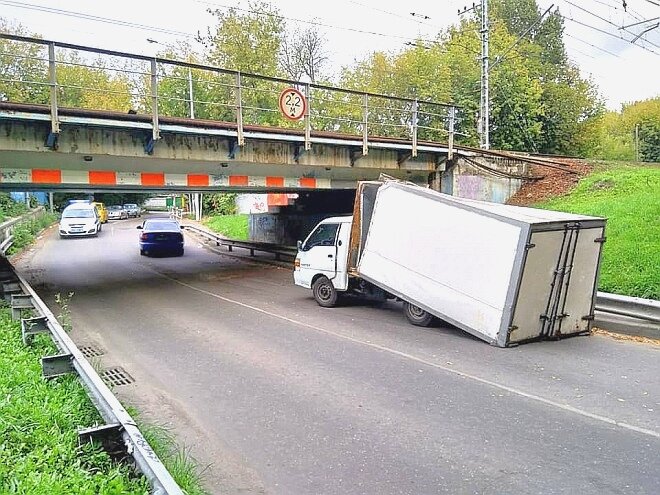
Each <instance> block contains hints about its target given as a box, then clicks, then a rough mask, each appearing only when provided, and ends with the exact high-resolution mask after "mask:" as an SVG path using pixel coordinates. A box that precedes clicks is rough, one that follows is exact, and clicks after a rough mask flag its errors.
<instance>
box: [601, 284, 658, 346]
mask: <svg viewBox="0 0 660 495" xmlns="http://www.w3.org/2000/svg"><path fill="white" fill-rule="evenodd" d="M594 325H595V326H596V327H598V328H602V329H604V330H609V331H612V332H616V333H624V334H627V335H634V336H640V337H649V338H652V339H658V340H660V301H655V300H652V299H642V298H640V297H629V296H621V295H618V294H608V293H606V292H599V293H598V294H597V296H596V314H595V319H594Z"/></svg>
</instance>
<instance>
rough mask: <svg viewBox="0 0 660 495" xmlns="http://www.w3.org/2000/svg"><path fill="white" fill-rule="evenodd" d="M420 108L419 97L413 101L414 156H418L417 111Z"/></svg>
mask: <svg viewBox="0 0 660 495" xmlns="http://www.w3.org/2000/svg"><path fill="white" fill-rule="evenodd" d="M418 109H419V103H417V98H415V100H414V101H413V105H412V156H413V158H414V157H416V156H417V111H418Z"/></svg>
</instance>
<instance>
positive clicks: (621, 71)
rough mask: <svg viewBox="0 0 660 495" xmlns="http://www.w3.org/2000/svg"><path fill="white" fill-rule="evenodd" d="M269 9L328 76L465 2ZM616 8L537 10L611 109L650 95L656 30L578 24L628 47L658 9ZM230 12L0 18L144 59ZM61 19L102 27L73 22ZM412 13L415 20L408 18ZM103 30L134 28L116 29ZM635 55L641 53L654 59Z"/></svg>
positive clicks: (87, 9) (147, 0)
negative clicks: (301, 36) (561, 26)
mask: <svg viewBox="0 0 660 495" xmlns="http://www.w3.org/2000/svg"><path fill="white" fill-rule="evenodd" d="M270 3H271V4H272V5H274V6H277V7H278V8H279V10H280V12H281V13H282V15H284V16H285V17H286V18H287V26H288V27H289V28H295V27H300V28H305V27H309V26H310V24H308V22H309V21H312V20H316V21H317V22H318V23H321V24H325V25H326V26H317V29H318V30H319V31H322V32H323V34H324V35H325V37H326V39H327V42H328V43H327V51H328V54H329V57H330V62H331V67H333V68H334V69H335V70H336V69H338V68H339V67H341V66H343V65H348V64H350V63H352V62H353V61H354V60H355V59H360V58H363V57H364V56H365V55H367V54H368V53H370V52H373V51H376V50H384V51H390V52H392V51H398V50H400V49H402V48H404V47H405V45H404V43H405V42H406V40H407V39H414V38H417V37H420V38H422V39H433V38H434V37H435V35H436V34H437V32H438V31H439V30H440V29H443V28H446V27H447V26H449V25H451V24H454V23H456V22H458V20H459V16H458V14H457V11H458V9H459V8H462V7H464V6H465V5H472V0H470V1H469V2H468V1H467V0H435V1H421V0H408V1H407V2H401V1H396V2H395V1H393V0H332V1H322V2H315V1H307V2H302V1H300V0H272V1H271V2H270ZM623 3H624V2H622V1H619V0H550V1H546V0H539V4H540V6H541V8H542V9H545V8H547V7H549V6H550V5H551V4H554V5H556V6H559V8H560V10H561V12H562V13H563V14H564V15H565V16H566V17H570V18H572V19H574V21H571V20H568V19H567V20H566V30H565V33H566V34H567V35H568V36H566V37H565V40H564V41H565V43H566V46H567V48H568V54H569V57H570V58H571V60H573V61H574V62H575V63H577V64H578V65H579V67H580V68H581V70H582V72H583V74H584V75H585V76H591V77H592V78H593V80H594V81H595V82H596V84H597V85H598V87H599V89H600V91H601V94H602V95H603V96H604V97H605V99H606V103H607V105H608V107H609V108H612V109H618V108H620V105H621V103H623V102H628V101H636V100H640V99H645V98H650V97H653V96H658V95H660V27H658V28H656V29H654V30H652V31H650V32H649V34H648V35H646V36H645V37H644V38H643V39H642V40H639V41H638V42H637V44H636V45H633V44H631V43H629V42H627V41H623V40H620V39H617V38H615V37H613V36H608V35H606V34H604V33H599V32H598V31H596V30H593V29H591V28H588V27H585V26H582V25H580V24H578V23H579V22H581V23H584V24H589V25H591V26H593V27H597V28H599V29H602V30H603V31H607V32H608V33H611V34H613V35H615V36H619V35H623V36H625V37H626V38H628V39H632V38H633V37H634V36H635V34H636V33H639V31H640V30H641V29H643V28H644V27H650V26H654V25H655V23H656V22H658V21H657V20H656V21H655V22H647V23H645V24H641V25H640V26H641V27H640V26H635V27H631V28H629V30H628V31H626V30H619V29H617V27H620V26H627V25H629V24H632V23H635V22H638V21H639V20H641V19H651V18H656V17H660V0H627V2H626V3H627V6H628V7H627V12H624V9H623V6H622V4H623ZM656 4H657V5H656ZM19 5H22V6H23V8H21V7H19ZM232 5H238V6H240V7H241V8H247V7H248V4H247V2H246V1H243V2H237V1H235V0H208V1H205V0H179V1H178V2H172V1H168V0H112V1H107V2H106V1H98V0H96V1H89V0H87V1H85V0H27V1H22V0H21V1H10V0H0V17H4V18H5V19H7V20H9V21H12V22H16V23H20V24H22V25H23V26H25V27H26V28H27V29H28V30H29V31H31V32H36V33H40V34H41V35H42V36H43V37H44V38H47V39H52V40H55V41H65V42H69V43H75V44H82V45H90V46H96V47H102V48H108V49H114V50H119V51H127V52H131V53H140V54H147V55H153V54H155V53H156V52H157V51H159V50H161V49H162V48H163V47H162V46H159V45H155V44H151V43H149V42H147V38H151V39H154V40H157V41H159V42H160V43H163V44H168V43H174V42H176V40H177V39H186V37H187V39H188V40H189V41H192V36H193V35H194V34H195V33H196V32H197V31H202V32H204V31H205V30H206V28H207V26H209V25H214V24H215V23H214V18H213V17H212V16H211V15H210V14H208V13H207V12H206V10H207V9H208V8H212V9H214V8H219V9H225V8H227V7H229V6H232ZM25 7H29V8H25ZM39 7H45V8H46V10H50V11H45V10H39ZM580 7H581V8H582V9H586V10H587V11H589V12H591V13H589V12H586V11H585V10H582V9H581V8H580ZM55 11H59V12H55ZM71 12H75V13H79V14H82V15H83V16H97V17H98V18H103V19H97V20H94V19H91V18H89V17H88V18H80V17H76V16H74V15H72V14H71ZM412 12H414V13H416V14H418V16H412V15H411V13H412ZM594 14H595V15H594ZM421 16H428V19H427V18H424V17H421ZM596 16H599V17H601V18H602V19H599V18H598V17H596ZM108 20H112V21H120V22H127V23H133V24H139V25H140V26H125V25H118V24H116V23H112V22H108ZM306 21H307V22H306ZM150 28H155V29H150ZM163 31H166V32H163ZM358 31H363V32H358ZM368 32H369V33H371V34H369V33H368ZM374 33H375V34H374ZM644 39H645V40H646V41H644ZM193 43H194V42H193ZM637 45H643V46H646V47H647V48H648V49H650V50H653V51H654V52H655V54H654V53H651V52H650V51H647V50H644V49H643V48H641V47H639V46H637ZM654 45H655V46H654ZM608 52H609V53H608ZM494 55H496V54H495V53H491V56H494Z"/></svg>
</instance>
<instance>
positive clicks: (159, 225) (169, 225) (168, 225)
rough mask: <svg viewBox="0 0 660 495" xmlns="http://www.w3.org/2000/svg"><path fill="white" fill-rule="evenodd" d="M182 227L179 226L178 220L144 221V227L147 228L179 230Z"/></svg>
mask: <svg viewBox="0 0 660 495" xmlns="http://www.w3.org/2000/svg"><path fill="white" fill-rule="evenodd" d="M180 228H181V227H179V224H178V223H176V222H168V221H159V222H155V221H151V222H144V229H145V230H170V231H171V230H179V229H180Z"/></svg>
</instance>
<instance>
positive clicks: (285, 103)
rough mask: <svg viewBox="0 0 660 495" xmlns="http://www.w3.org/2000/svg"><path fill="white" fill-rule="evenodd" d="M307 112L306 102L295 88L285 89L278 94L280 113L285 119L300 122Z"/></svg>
mask: <svg viewBox="0 0 660 495" xmlns="http://www.w3.org/2000/svg"><path fill="white" fill-rule="evenodd" d="M306 111H307V101H306V100H305V97H304V96H303V94H302V93H301V92H300V91H298V90H297V89H295V88H286V89H285V90H284V91H282V93H281V94H280V112H282V115H284V116H285V117H286V118H287V119H290V120H300V119H302V118H303V117H304V116H305V113H306Z"/></svg>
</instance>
